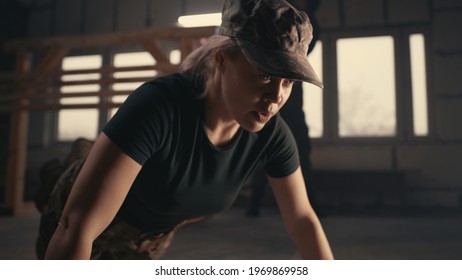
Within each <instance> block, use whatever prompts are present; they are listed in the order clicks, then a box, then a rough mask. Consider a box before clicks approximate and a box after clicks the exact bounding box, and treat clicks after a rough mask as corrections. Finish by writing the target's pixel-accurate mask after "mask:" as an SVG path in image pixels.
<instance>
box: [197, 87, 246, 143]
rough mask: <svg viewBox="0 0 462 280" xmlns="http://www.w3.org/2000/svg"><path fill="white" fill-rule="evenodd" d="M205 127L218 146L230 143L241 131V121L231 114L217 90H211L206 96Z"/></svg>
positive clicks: (212, 140) (211, 139) (209, 136)
mask: <svg viewBox="0 0 462 280" xmlns="http://www.w3.org/2000/svg"><path fill="white" fill-rule="evenodd" d="M211 88H213V87H211ZM204 127H205V131H206V132H207V136H208V138H209V141H210V142H211V143H212V144H213V145H215V146H216V147H223V146H226V145H227V144H229V143H230V142H231V141H232V140H233V139H234V137H235V136H236V134H237V132H238V131H239V128H240V126H239V123H238V122H237V121H236V120H235V119H234V118H233V117H232V116H231V114H229V112H228V110H227V109H226V107H225V106H224V104H223V100H222V99H221V96H220V94H219V92H218V91H217V90H209V91H208V92H207V94H206V96H205V100H204Z"/></svg>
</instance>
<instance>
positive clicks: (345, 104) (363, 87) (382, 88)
mask: <svg viewBox="0 0 462 280" xmlns="http://www.w3.org/2000/svg"><path fill="white" fill-rule="evenodd" d="M393 44H394V42H393V37H391V36H379V37H364V38H345V39H339V40H338V41H337V64H338V67H337V71H338V90H339V93H338V94H339V95H338V103H339V108H338V109H339V124H338V126H339V135H340V136H341V137H387V136H395V135H396V106H395V105H396V101H395V96H396V92H395V65H394V61H395V59H394V57H395V56H394V45H393Z"/></svg>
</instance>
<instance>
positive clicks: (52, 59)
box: [34, 47, 70, 75]
mask: <svg viewBox="0 0 462 280" xmlns="http://www.w3.org/2000/svg"><path fill="white" fill-rule="evenodd" d="M69 50H70V49H69V48H65V47H53V48H50V49H49V50H48V51H47V53H46V54H45V56H44V57H43V58H42V60H40V62H39V63H38V64H37V66H36V67H35V69H34V72H35V73H37V74H39V75H40V74H45V73H46V72H50V71H52V70H54V69H55V68H56V66H58V64H59V63H61V61H62V60H63V58H64V57H65V56H66V55H67V54H68V53H69Z"/></svg>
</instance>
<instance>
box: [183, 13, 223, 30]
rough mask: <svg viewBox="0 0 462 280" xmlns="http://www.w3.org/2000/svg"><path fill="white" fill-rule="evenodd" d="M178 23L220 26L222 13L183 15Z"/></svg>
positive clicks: (197, 25)
mask: <svg viewBox="0 0 462 280" xmlns="http://www.w3.org/2000/svg"><path fill="white" fill-rule="evenodd" d="M178 23H179V24H180V26H183V27H199V26H219V25H220V24H221V13H212V14H199V15H189V16H181V17H179V18H178Z"/></svg>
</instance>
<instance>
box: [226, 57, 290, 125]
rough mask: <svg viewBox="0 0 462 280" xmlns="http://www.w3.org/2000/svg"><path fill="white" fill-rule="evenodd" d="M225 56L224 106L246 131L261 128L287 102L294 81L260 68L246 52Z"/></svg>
mask: <svg viewBox="0 0 462 280" xmlns="http://www.w3.org/2000/svg"><path fill="white" fill-rule="evenodd" d="M221 58H222V59H223V60H222V61H221V63H220V62H219V63H218V64H219V66H218V67H219V71H220V73H221V94H222V99H223V103H224V106H225V108H224V109H225V110H227V111H228V113H229V114H231V116H232V117H233V118H234V119H235V120H236V121H237V122H238V123H239V125H240V126H241V127H242V128H244V129H245V130H248V131H252V132H256V131H259V130H261V129H262V128H263V127H264V126H265V124H266V123H267V122H268V121H269V120H270V119H271V118H272V117H273V116H274V115H275V114H276V113H277V112H278V111H279V110H280V109H281V107H282V106H283V105H284V104H285V102H286V101H287V99H288V98H289V96H290V93H291V91H292V86H293V83H294V81H293V80H290V79H285V78H277V77H271V76H268V75H266V74H264V73H262V72H260V71H258V70H257V69H255V68H254V67H253V66H252V65H250V63H249V62H248V61H247V59H246V58H245V56H244V55H243V54H239V55H238V57H237V58H234V57H233V58H230V57H227V56H222V57H221ZM219 59H220V58H219Z"/></svg>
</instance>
